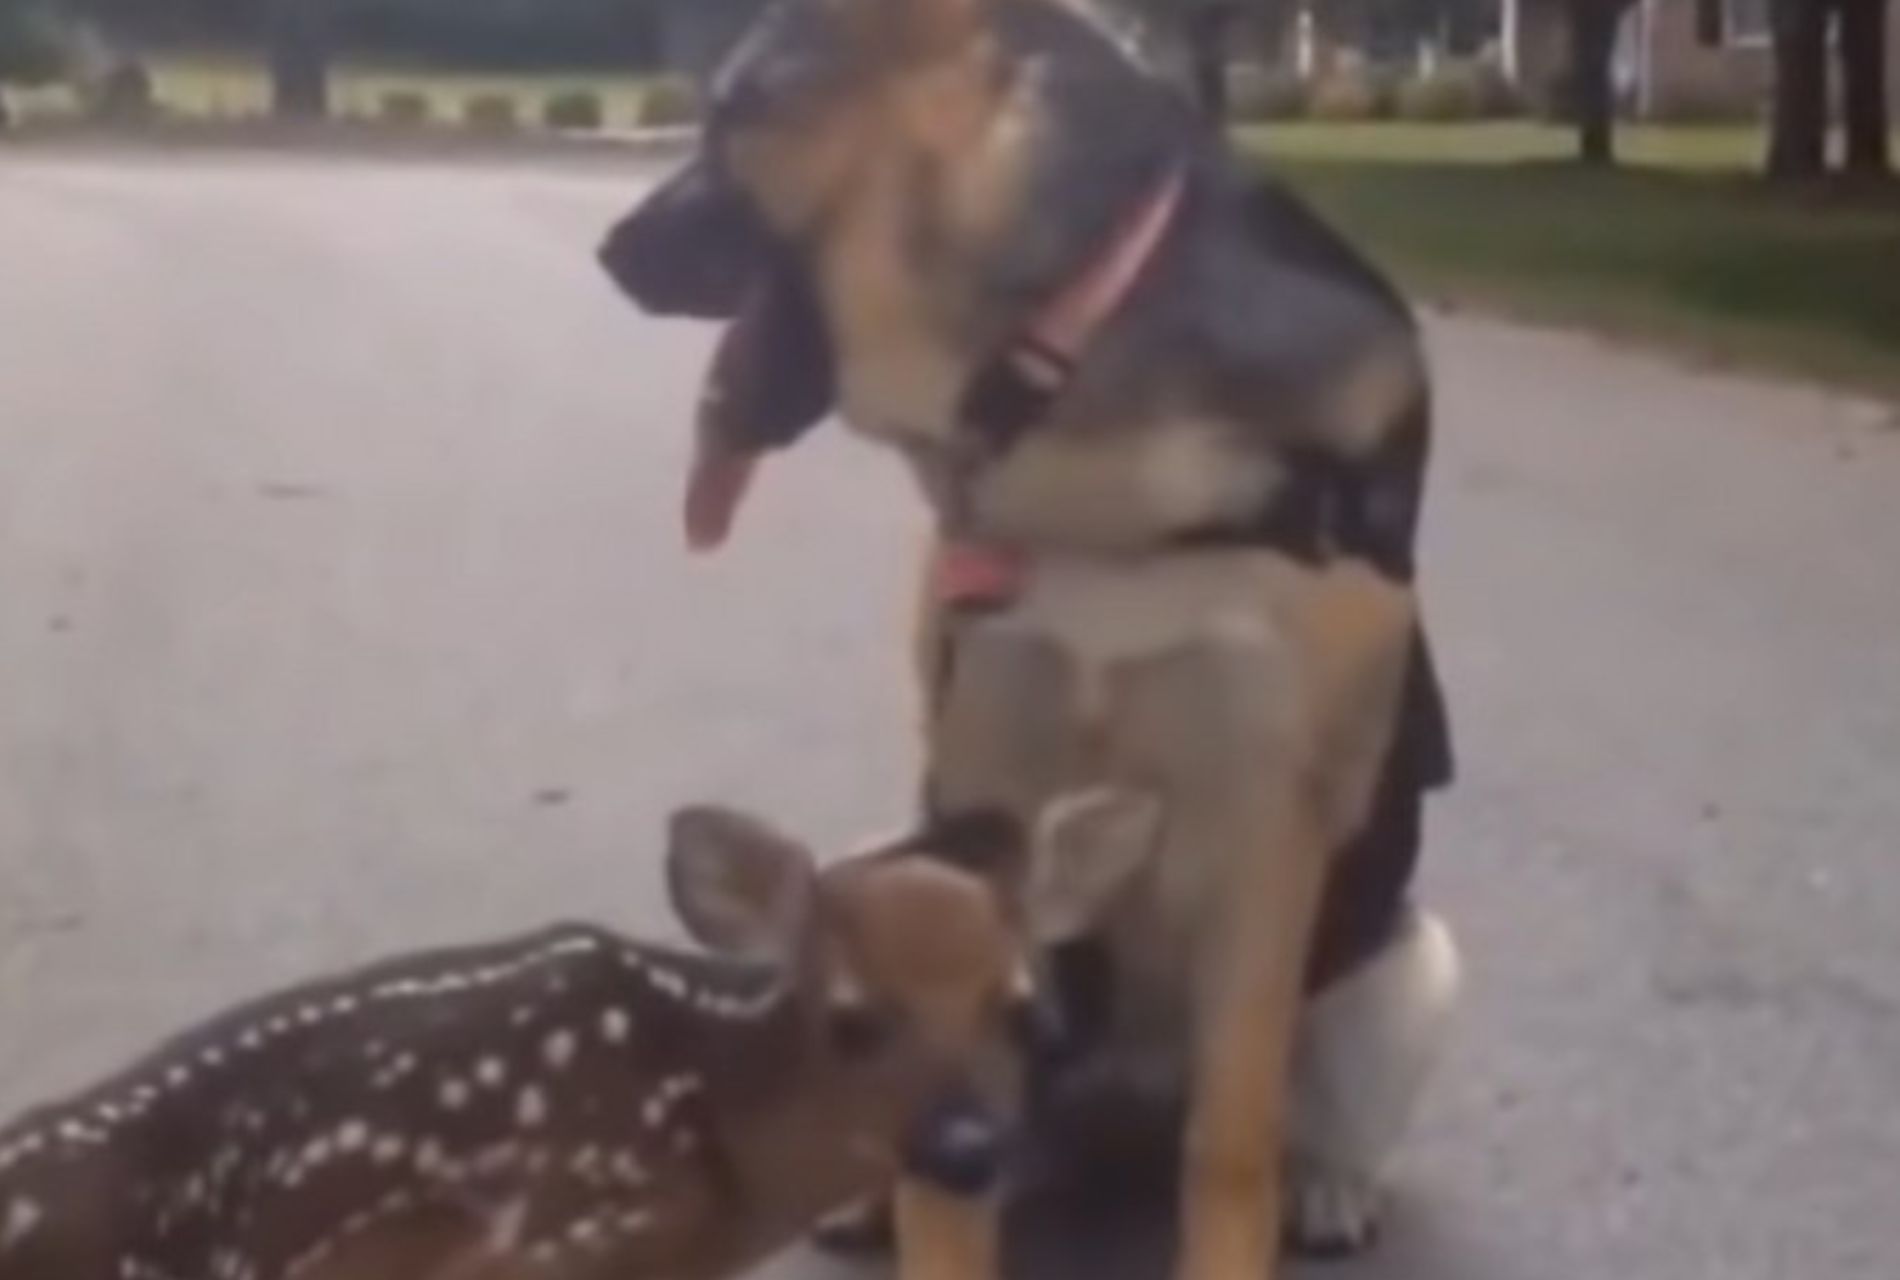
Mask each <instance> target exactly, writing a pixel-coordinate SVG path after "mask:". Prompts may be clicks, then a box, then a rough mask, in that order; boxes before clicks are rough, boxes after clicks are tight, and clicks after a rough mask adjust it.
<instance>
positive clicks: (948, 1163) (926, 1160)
mask: <svg viewBox="0 0 1900 1280" xmlns="http://www.w3.org/2000/svg"><path fill="white" fill-rule="evenodd" d="M1008 1156H1009V1138H1008V1134H1007V1132H1006V1131H1005V1129H1004V1126H1003V1124H1002V1122H1001V1121H999V1120H998V1119H997V1117H996V1116H995V1115H994V1114H992V1113H991V1112H990V1111H989V1109H988V1108H986V1107H985V1106H984V1105H983V1104H982V1103H981V1102H980V1101H978V1100H977V1099H975V1098H970V1097H962V1098H956V1099H952V1100H948V1101H946V1102H944V1103H942V1104H940V1105H938V1106H936V1107H934V1108H932V1109H930V1110H929V1111H927V1112H925V1113H924V1115H923V1116H922V1117H921V1118H920V1119H919V1120H918V1121H917V1122H916V1124H914V1125H913V1126H912V1127H911V1131H910V1134H909V1136H908V1138H907V1140H906V1141H905V1143H904V1149H903V1152H902V1157H903V1163H904V1170H905V1172H906V1173H908V1174H910V1175H911V1176H913V1177H915V1178H919V1179H921V1180H923V1181H924V1182H928V1183H930V1184H931V1185H933V1186H935V1187H938V1188H940V1189H942V1190H944V1191H947V1192H950V1193H951V1194H952V1195H959V1196H979V1195H982V1194H983V1193H984V1192H986V1191H989V1190H990V1189H991V1188H993V1187H994V1186H995V1185H996V1184H997V1182H998V1181H999V1180H1000V1179H1001V1178H1002V1176H1003V1170H1004V1166H1005V1164H1006V1163H1007V1161H1008Z"/></svg>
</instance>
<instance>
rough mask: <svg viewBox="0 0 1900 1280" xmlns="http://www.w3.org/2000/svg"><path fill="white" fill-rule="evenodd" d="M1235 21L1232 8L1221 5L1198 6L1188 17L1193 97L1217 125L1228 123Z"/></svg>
mask: <svg viewBox="0 0 1900 1280" xmlns="http://www.w3.org/2000/svg"><path fill="white" fill-rule="evenodd" d="M1234 17H1235V14H1234V10H1233V8H1232V6H1231V5H1229V4H1225V3H1218V2H1217V3H1206V4H1201V5H1197V6H1195V7H1194V8H1193V9H1192V10H1191V11H1190V12H1189V13H1188V15H1187V46H1188V61H1189V63H1190V64H1191V66H1192V69H1193V75H1194V96H1195V98H1196V100H1197V101H1199V103H1200V104H1201V110H1202V111H1203V112H1205V113H1206V115H1207V118H1208V119H1209V120H1211V121H1213V122H1214V123H1215V124H1216V125H1222V124H1225V123H1226V122H1227V61H1228V58H1227V42H1228V35H1229V33H1230V32H1231V31H1232V29H1233V23H1234Z"/></svg>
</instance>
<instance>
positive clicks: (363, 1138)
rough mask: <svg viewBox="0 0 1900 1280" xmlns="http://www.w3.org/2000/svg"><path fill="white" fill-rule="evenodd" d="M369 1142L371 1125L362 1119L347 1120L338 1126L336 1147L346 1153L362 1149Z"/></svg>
mask: <svg viewBox="0 0 1900 1280" xmlns="http://www.w3.org/2000/svg"><path fill="white" fill-rule="evenodd" d="M368 1142H369V1126H368V1125H366V1124H364V1123H363V1122H362V1121H361V1120H345V1121H344V1122H343V1123H342V1124H340V1125H338V1126H337V1131H336V1149H337V1150H338V1151H342V1152H345V1153H348V1152H352V1151H361V1150H362V1149H363V1148H364V1146H365V1145H367V1144H368Z"/></svg>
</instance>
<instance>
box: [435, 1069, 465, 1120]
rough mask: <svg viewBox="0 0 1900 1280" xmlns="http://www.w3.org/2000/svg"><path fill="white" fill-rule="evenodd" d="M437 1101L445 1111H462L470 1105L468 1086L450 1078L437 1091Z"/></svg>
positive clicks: (452, 1077)
mask: <svg viewBox="0 0 1900 1280" xmlns="http://www.w3.org/2000/svg"><path fill="white" fill-rule="evenodd" d="M436 1100H437V1101H438V1102H440V1103H441V1104H442V1109H443V1110H444V1111H460V1110H461V1109H462V1108H463V1107H465V1106H467V1105H468V1086H467V1085H465V1084H463V1083H462V1082H461V1081H460V1080H457V1079H456V1078H455V1077H454V1076H450V1077H449V1078H448V1079H446V1080H444V1081H443V1082H442V1085H441V1087H440V1088H439V1089H438V1090H437V1091H436Z"/></svg>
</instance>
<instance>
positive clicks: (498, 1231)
mask: <svg viewBox="0 0 1900 1280" xmlns="http://www.w3.org/2000/svg"><path fill="white" fill-rule="evenodd" d="M527 1229H528V1200H527V1197H526V1196H523V1197H521V1198H519V1199H517V1200H513V1201H511V1202H509V1203H508V1204H507V1205H504V1206H503V1207H502V1208H500V1209H498V1210H496V1211H495V1213H494V1214H493V1215H492V1216H491V1217H490V1218H489V1219H488V1250H489V1252H490V1253H497V1254H500V1253H511V1252H513V1251H514V1250H515V1249H516V1248H518V1247H519V1246H520V1244H521V1237H522V1233H523V1232H525V1231H526V1230H527Z"/></svg>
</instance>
